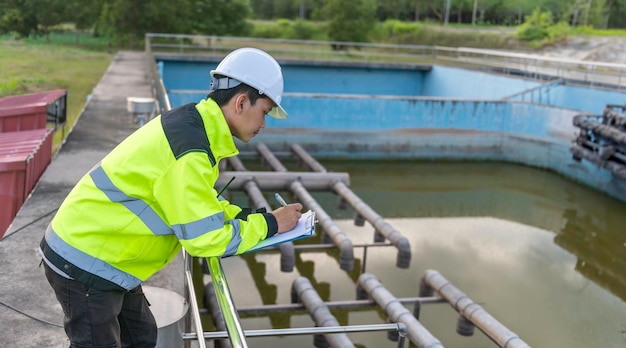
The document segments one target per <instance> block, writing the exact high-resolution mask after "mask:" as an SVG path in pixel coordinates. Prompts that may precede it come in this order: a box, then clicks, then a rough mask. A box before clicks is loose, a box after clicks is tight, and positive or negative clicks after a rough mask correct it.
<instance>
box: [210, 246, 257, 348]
mask: <svg viewBox="0 0 626 348" xmlns="http://www.w3.org/2000/svg"><path fill="white" fill-rule="evenodd" d="M207 261H208V262H207V263H208V265H209V271H210V272H211V279H212V280H213V287H214V289H215V295H216V296H217V299H218V302H219V305H220V308H221V309H222V315H223V316H224V322H225V323H226V329H227V331H228V338H230V343H231V344H232V346H233V347H235V348H239V347H248V343H247V342H246V336H245V334H244V332H243V329H242V328H241V323H240V321H239V316H238V315H237V309H236V308H235V304H234V303H233V299H232V296H231V294H230V289H229V287H228V282H227V281H226V277H224V270H222V264H221V263H220V259H219V257H209V258H208V259H207Z"/></svg>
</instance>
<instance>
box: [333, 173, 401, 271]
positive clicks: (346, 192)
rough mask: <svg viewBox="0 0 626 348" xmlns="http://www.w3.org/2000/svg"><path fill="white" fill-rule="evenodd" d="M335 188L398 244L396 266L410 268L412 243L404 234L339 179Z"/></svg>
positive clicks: (379, 229) (391, 240) (394, 243)
mask: <svg viewBox="0 0 626 348" xmlns="http://www.w3.org/2000/svg"><path fill="white" fill-rule="evenodd" d="M333 189H334V190H335V192H337V194H339V195H340V196H342V197H343V198H344V199H345V200H346V202H348V203H349V204H350V205H351V206H352V208H353V209H354V210H355V211H357V213H358V214H360V215H361V216H362V217H363V218H365V219H366V220H367V221H369V223H371V224H372V226H374V228H375V229H376V231H377V232H378V233H380V234H381V235H383V236H384V237H385V238H387V239H388V240H389V242H390V243H391V244H393V245H395V246H396V248H397V249H398V255H397V257H396V266H398V267H400V268H409V265H410V264H411V245H410V243H409V240H408V239H407V238H406V237H404V236H402V235H401V234H400V232H398V231H397V230H396V229H395V228H393V227H392V226H391V225H390V224H389V223H387V222H386V221H385V220H384V219H383V218H382V216H380V215H378V213H376V212H375V211H374V210H373V209H372V208H371V207H370V206H369V205H367V204H366V203H365V202H363V200H362V199H361V198H359V197H358V196H357V195H356V194H355V193H354V192H352V190H350V188H348V186H346V184H345V183H343V182H342V181H337V182H335V184H334V185H333Z"/></svg>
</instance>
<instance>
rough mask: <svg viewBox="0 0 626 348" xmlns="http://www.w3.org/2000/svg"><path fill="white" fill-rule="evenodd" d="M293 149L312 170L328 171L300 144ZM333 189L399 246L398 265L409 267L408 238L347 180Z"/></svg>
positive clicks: (377, 230) (409, 248)
mask: <svg viewBox="0 0 626 348" xmlns="http://www.w3.org/2000/svg"><path fill="white" fill-rule="evenodd" d="M291 150H292V151H293V152H294V153H295V154H296V155H297V156H298V157H299V158H300V159H301V160H302V161H304V163H305V164H306V165H307V166H308V167H309V168H311V169H312V170H315V171H316V172H317V173H327V171H326V169H325V168H324V166H322V165H321V164H320V163H319V162H317V161H316V160H315V158H313V157H312V156H310V155H309V154H308V153H307V152H306V151H305V150H304V149H303V148H302V146H300V145H299V144H292V145H291ZM333 190H334V191H335V192H336V193H337V194H338V195H339V196H340V197H341V198H342V199H344V200H345V201H346V202H348V203H349V204H350V205H351V206H352V208H353V209H354V210H355V211H356V212H357V213H358V214H359V215H360V216H361V217H363V218H365V219H366V220H367V221H369V222H370V223H371V224H372V225H373V226H374V228H375V229H376V233H377V234H380V235H383V236H384V237H385V238H387V239H388V240H389V241H390V242H391V243H392V244H393V245H395V246H396V248H398V256H397V259H396V265H397V266H398V267H400V268H409V265H410V263H411V246H410V244H409V241H408V239H406V238H405V237H404V236H402V235H401V234H400V232H398V231H396V230H395V229H394V228H393V227H392V226H391V225H389V224H388V223H387V222H385V220H384V219H383V218H382V217H381V216H380V215H378V214H377V213H376V212H375V211H374V210H373V209H372V208H370V206H368V205H367V204H365V202H363V200H361V199H360V198H359V197H358V196H357V195H356V194H354V192H352V190H350V188H349V187H348V186H347V183H346V182H343V181H341V180H337V181H336V182H335V183H334V184H333Z"/></svg>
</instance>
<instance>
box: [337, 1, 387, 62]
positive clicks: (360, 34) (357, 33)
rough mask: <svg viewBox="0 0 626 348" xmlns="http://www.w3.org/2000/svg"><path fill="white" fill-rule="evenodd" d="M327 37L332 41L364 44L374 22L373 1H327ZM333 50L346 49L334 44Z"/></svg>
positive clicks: (374, 8) (374, 4)
mask: <svg viewBox="0 0 626 348" xmlns="http://www.w3.org/2000/svg"><path fill="white" fill-rule="evenodd" d="M326 13H327V14H328V16H329V19H330V21H329V23H328V37H329V38H330V39H331V40H333V41H344V42H366V41H367V34H368V33H369V31H370V30H371V28H372V27H373V26H374V23H375V22H376V3H375V1H374V0H354V1H344V0H328V2H327V3H326ZM333 49H335V50H338V49H347V47H346V46H343V45H338V44H335V45H333Z"/></svg>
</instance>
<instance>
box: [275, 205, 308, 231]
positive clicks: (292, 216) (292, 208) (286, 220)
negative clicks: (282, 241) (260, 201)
mask: <svg viewBox="0 0 626 348" xmlns="http://www.w3.org/2000/svg"><path fill="white" fill-rule="evenodd" d="M300 210H302V204H300V203H292V204H287V205H286V206H284V207H280V208H278V209H276V210H274V211H273V212H272V214H274V217H275V218H276V222H278V233H284V232H287V231H290V230H292V229H293V228H294V227H296V224H297V223H298V219H299V218H300V216H302V213H301V212H300Z"/></svg>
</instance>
